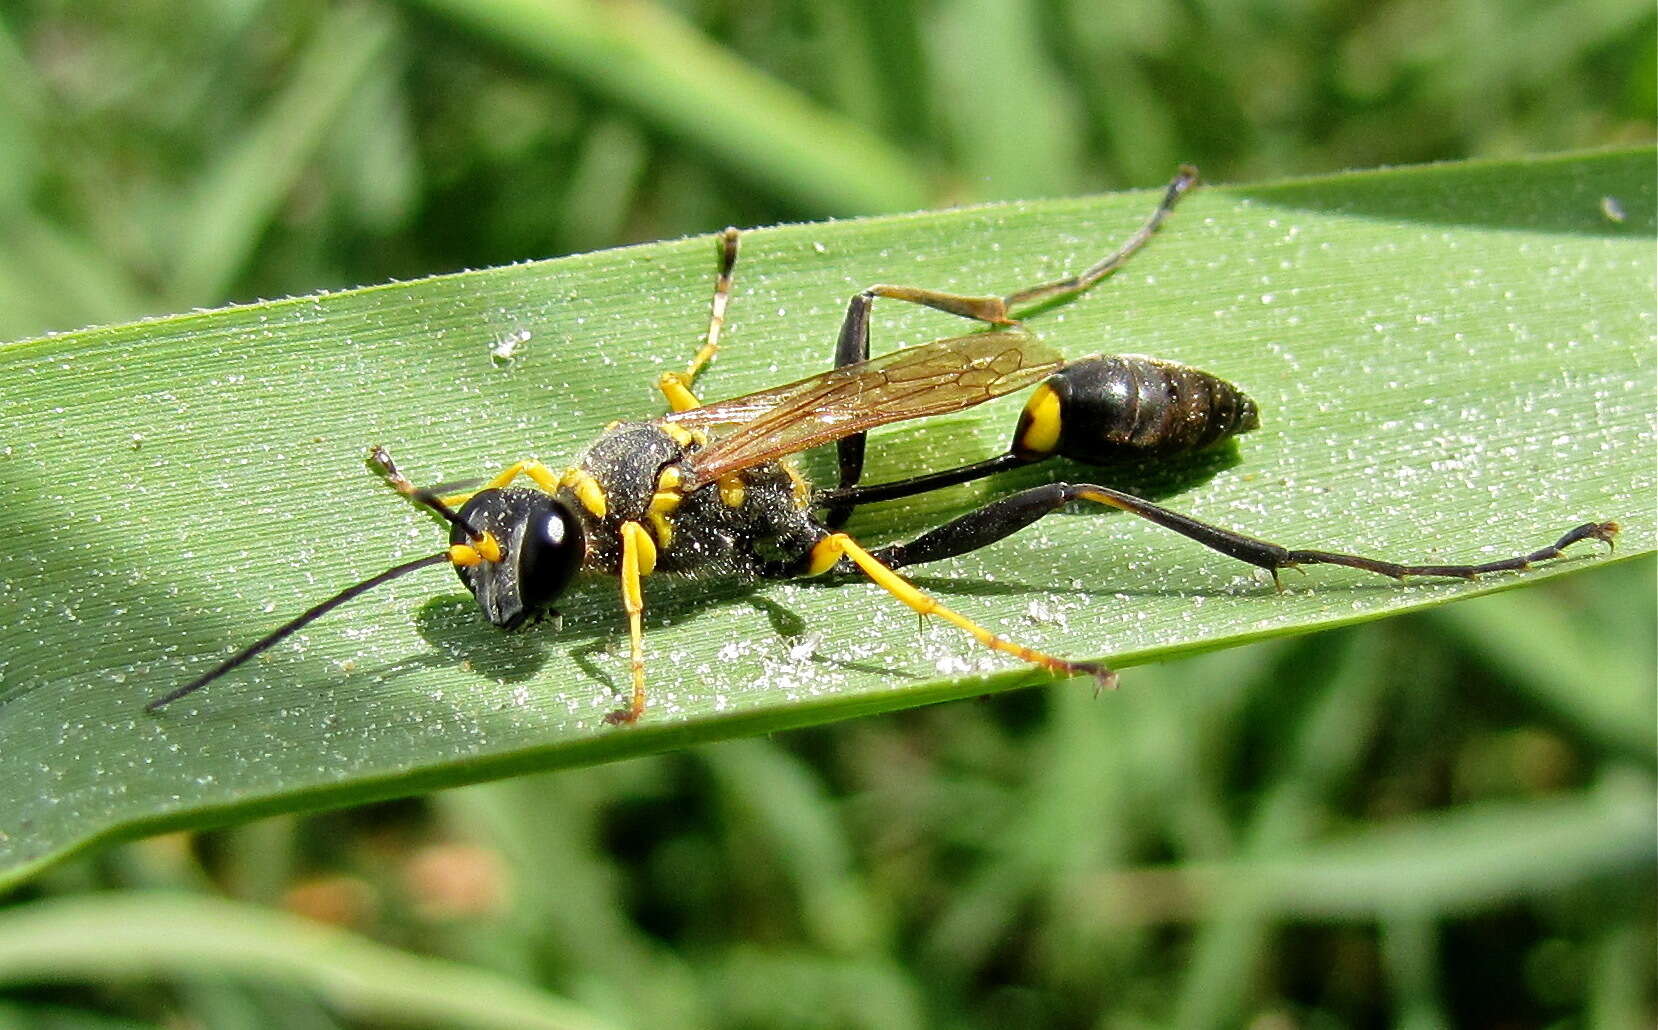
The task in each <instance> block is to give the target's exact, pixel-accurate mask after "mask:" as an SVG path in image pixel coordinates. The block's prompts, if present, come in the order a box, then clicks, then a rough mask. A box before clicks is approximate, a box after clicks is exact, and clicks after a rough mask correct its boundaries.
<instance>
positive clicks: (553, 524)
mask: <svg viewBox="0 0 1658 1030" xmlns="http://www.w3.org/2000/svg"><path fill="white" fill-rule="evenodd" d="M460 517H461V519H462V521H463V522H464V523H465V524H466V525H467V526H471V527H472V528H474V529H476V530H478V531H480V532H487V533H490V534H492V535H493V536H494V537H495V540H496V542H497V543H498V544H499V545H500V548H501V558H500V560H499V561H482V562H479V563H478V564H476V565H456V566H455V571H456V572H457V573H458V574H459V575H460V577H461V582H462V583H465V584H466V589H468V590H470V591H472V596H473V597H475V598H477V599H478V607H479V608H482V609H483V612H484V615H485V616H486V617H487V618H488V619H489V621H490V622H492V623H494V624H495V625H497V626H500V627H502V628H503V629H515V628H517V627H518V626H521V625H523V624H524V622H525V621H526V620H528V619H531V618H535V617H537V616H540V615H546V614H556V613H554V612H553V611H552V605H553V602H554V601H556V600H558V598H559V595H560V594H562V593H564V589H565V588H566V587H568V586H569V585H570V581H571V580H572V579H574V578H575V575H576V573H577V571H579V570H580V569H581V564H582V559H583V558H584V557H585V556H586V553H587V541H586V534H585V533H584V532H583V531H582V524H581V520H580V519H579V518H577V517H576V515H575V514H574V513H573V512H571V511H570V509H569V508H567V507H565V506H564V505H563V504H561V503H560V502H559V501H558V500H556V499H555V498H553V497H551V496H549V495H547V494H545V493H542V492H541V491H539V490H529V489H522V488H519V489H513V488H507V489H501V490H480V491H479V492H478V493H476V494H474V495H473V496H472V499H471V500H469V501H467V502H466V505H465V506H464V507H462V508H461V510H460ZM449 542H450V543H451V544H466V543H468V542H469V537H468V534H467V530H466V529H465V528H464V527H463V526H460V525H457V526H454V527H453V528H452V529H451V530H450V533H449Z"/></svg>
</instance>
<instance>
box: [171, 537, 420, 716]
mask: <svg viewBox="0 0 1658 1030" xmlns="http://www.w3.org/2000/svg"><path fill="white" fill-rule="evenodd" d="M448 561H449V552H448V551H443V552H441V553H439V554H434V555H429V556H428V557H425V558H416V559H415V560H414V561H411V562H404V563H403V564H402V565H394V566H392V567H391V568H389V569H387V570H386V571H384V572H382V573H380V574H379V575H378V576H371V577H369V578H368V579H365V580H363V581H362V582H361V583H358V584H356V585H354V586H349V587H346V588H345V589H344V590H341V591H340V592H339V593H337V594H335V595H334V596H333V597H330V598H329V599H328V600H326V601H324V602H322V603H321V604H319V605H317V606H316V607H315V608H312V609H310V610H309V611H307V612H306V613H305V614H303V615H300V616H299V617H297V618H295V619H293V620H291V621H289V622H287V623H285V624H283V626H282V627H281V628H280V629H277V630H276V631H274V632H272V633H271V634H269V635H268V636H265V637H261V638H260V639H259V640H257V641H255V642H254V643H252V644H249V645H248V646H247V647H244V648H243V649H242V650H240V651H238V652H236V653H235V654H234V655H232V656H230V657H229V658H227V659H225V660H224V661H223V662H221V663H219V665H218V667H217V668H215V669H214V670H213V671H212V672H209V673H208V674H207V675H205V676H201V677H198V678H196V679H193V680H191V681H190V682H189V683H186V684H185V685H184V686H182V687H179V688H178V689H177V690H175V691H173V692H172V693H170V694H163V695H162V696H161V697H158V698H156V699H155V700H154V701H151V702H150V703H149V704H147V705H145V706H144V711H146V712H154V711H156V710H157V709H159V708H161V706H163V705H169V704H172V703H173V702H174V701H177V700H178V699H179V698H181V697H184V696H185V695H186V694H194V693H195V692H196V691H198V690H200V689H201V688H203V687H205V686H207V685H208V684H209V683H212V682H213V681H214V680H216V679H218V678H219V677H220V676H223V675H224V674H225V673H227V672H229V671H230V670H232V669H234V668H236V667H237V666H238V665H241V664H242V663H243V662H245V661H247V660H248V659H249V658H252V657H253V656H254V655H256V654H258V653H259V652H261V651H263V650H265V649H266V648H268V647H270V646H271V645H273V644H276V643H278V642H280V641H281V640H282V639H284V638H285V637H287V636H289V635H291V634H293V633H294V632H296V631H297V630H299V629H300V628H302V627H303V626H304V625H305V624H306V623H308V622H310V621H312V620H313V619H317V618H320V617H322V616H324V615H327V614H328V613H329V612H331V611H333V610H334V609H335V608H338V607H339V606H340V605H342V604H344V603H346V602H347V601H349V600H351V599H352V598H353V597H356V596H357V595H358V594H362V593H366V592H367V591H370V590H373V589H374V588H375V587H377V586H379V585H380V584H382V583H389V582H391V581H392V580H394V579H396V578H397V577H399V576H402V575H406V574H407V573H410V572H414V571H416V570H418V569H424V568H426V567H427V566H428V565H443V564H446V563H448Z"/></svg>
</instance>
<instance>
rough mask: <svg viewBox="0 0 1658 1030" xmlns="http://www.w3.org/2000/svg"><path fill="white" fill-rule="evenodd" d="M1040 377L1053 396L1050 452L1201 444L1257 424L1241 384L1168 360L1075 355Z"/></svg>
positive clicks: (1128, 456) (1091, 455) (1119, 451)
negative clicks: (1056, 419)
mask: <svg viewBox="0 0 1658 1030" xmlns="http://www.w3.org/2000/svg"><path fill="white" fill-rule="evenodd" d="M1045 385H1046V386H1047V387H1048V388H1049V389H1052V390H1053V391H1054V393H1055V394H1056V395H1057V396H1058V397H1059V401H1060V412H1061V421H1060V433H1059V440H1058V443H1057V444H1056V446H1055V447H1054V450H1053V453H1057V454H1061V455H1064V456H1065V457H1067V458H1071V459H1073V460H1075V461H1082V462H1087V463H1089V464H1093V465H1107V464H1113V463H1116V462H1121V461H1131V460H1134V459H1138V458H1162V457H1168V456H1171V455H1175V454H1183V453H1186V452H1189V451H1196V450H1202V449H1203V448H1205V447H1210V446H1213V445H1215V444H1217V443H1220V442H1221V441H1223V440H1225V439H1227V438H1228V437H1231V436H1235V435H1236V434H1238V433H1247V432H1248V431H1250V430H1251V429H1254V428H1256V427H1257V426H1258V425H1259V424H1260V415H1259V413H1258V411H1257V410H1256V407H1255V402H1254V401H1252V400H1250V399H1249V398H1248V397H1247V396H1245V395H1244V393H1243V391H1242V390H1239V389H1238V388H1237V387H1236V386H1233V385H1232V384H1231V383H1229V382H1227V381H1226V380H1224V379H1221V378H1219V377H1217V376H1212V375H1210V374H1209V373H1207V372H1202V371H1199V370H1198V369H1195V368H1192V367H1191V366H1189V365H1182V364H1179V363H1177V362H1173V361H1160V360H1158V359H1156V358H1144V357H1138V356H1135V355H1126V354H1111V355H1106V356H1103V357H1091V358H1082V359H1079V360H1077V361H1074V362H1071V363H1070V364H1068V365H1066V366H1065V367H1064V368H1062V369H1060V370H1059V371H1058V372H1055V373H1054V374H1053V375H1052V376H1049V377H1048V379H1047V380H1046V383H1045Z"/></svg>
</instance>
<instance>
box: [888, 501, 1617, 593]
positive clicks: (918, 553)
mask: <svg viewBox="0 0 1658 1030" xmlns="http://www.w3.org/2000/svg"><path fill="white" fill-rule="evenodd" d="M1070 501H1091V502H1093V503H1095V504H1103V505H1106V506H1108V507H1112V508H1117V509H1120V510H1122V511H1126V512H1129V513H1131V514H1134V515H1138V516H1140V517H1141V518H1143V519H1149V520H1150V521H1152V522H1155V523H1157V524H1158V525H1159V526H1162V527H1164V528H1165V529H1172V530H1174V531H1175V532H1176V533H1179V534H1181V535H1182V536H1185V537H1189V538H1190V539H1192V540H1196V541H1197V542H1198V543H1200V544H1202V545H1203V546H1205V547H1208V548H1210V549H1211V550H1215V551H1219V552H1220V553H1222V554H1224V555H1227V556H1229V557H1232V558H1236V559H1238V560H1239V561H1244V562H1248V563H1249V564H1251V565H1254V566H1257V567H1259V568H1263V569H1266V570H1267V571H1268V572H1270V573H1272V577H1273V580H1274V582H1276V581H1277V579H1278V571H1279V570H1280V569H1288V568H1294V567H1296V566H1298V565H1345V566H1347V567H1349V568H1354V569H1363V570H1364V571H1366V572H1375V573H1378V574H1380V575H1383V576H1391V577H1393V578H1394V579H1403V578H1404V577H1406V576H1451V577H1456V578H1459V579H1472V578H1474V577H1475V576H1479V575H1483V574H1485V573H1488V572H1509V571H1514V570H1517V569H1524V568H1527V567H1528V566H1531V565H1534V564H1536V563H1538V562H1544V561H1549V560H1551V559H1554V558H1558V557H1560V556H1561V553H1562V552H1563V551H1564V549H1565V548H1566V547H1568V546H1570V545H1572V544H1575V543H1577V542H1578V541H1579V540H1589V539H1594V540H1601V541H1604V542H1605V543H1607V544H1611V543H1612V539H1613V537H1614V536H1616V535H1617V532H1618V524H1617V523H1616V522H1586V523H1584V524H1583V525H1581V526H1578V527H1577V528H1575V529H1573V530H1571V531H1569V532H1567V533H1566V534H1565V535H1563V536H1562V537H1561V538H1560V539H1559V540H1557V541H1555V542H1554V543H1553V544H1551V545H1550V546H1548V547H1544V548H1541V549H1539V550H1536V551H1533V552H1531V553H1530V554H1525V555H1519V556H1517V557H1513V558H1505V559H1502V560H1500V561H1491V562H1485V563H1483V564H1479V565H1403V564H1400V563H1398V562H1391V561H1384V560H1382V559H1380V558H1366V557H1364V556H1362V555H1355V554H1342V553H1339V552H1336V551H1310V550H1296V549H1292V548H1288V547H1282V546H1280V545H1278V544H1274V543H1268V542H1267V541H1265V540H1257V539H1256V538H1255V537H1252V536H1246V535H1244V534H1243V533H1238V532H1235V531H1233V530H1230V529H1222V528H1221V527H1219V526H1213V525H1210V524H1209V523H1206V522H1200V521H1198V520H1197V519H1194V518H1191V517H1190V516H1187V515H1182V514H1180V513H1179V512H1174V511H1170V510H1169V509H1167V508H1163V507H1159V506H1158V505H1155V504H1152V503H1150V502H1149V501H1143V500H1141V499H1140V498H1138V497H1135V496H1133V495H1132V494H1125V493H1123V492H1122V491H1120V490H1113V489H1111V488H1110V487H1104V486H1096V485H1094V484H1091V483H1074V484H1073V483H1050V484H1048V485H1047V486H1038V487H1033V488H1031V489H1029V490H1022V491H1020V492H1019V493H1016V494H1012V495H1011V496H1008V497H1004V498H1002V499H1001V500H999V501H994V502H992V503H990V504H987V505H985V506H984V507H982V508H980V509H978V510H977V511H971V512H968V513H967V514H966V515H963V516H961V517H960V518H957V519H954V520H953V521H950V522H947V523H945V524H944V525H942V526H940V527H938V528H937V529H934V530H930V531H929V532H926V533H923V534H922V535H921V536H919V537H917V538H916V539H914V540H912V541H910V542H908V543H904V544H892V545H890V546H888V547H883V548H880V549H878V550H876V551H875V557H876V559H877V560H879V561H882V562H885V563H886V564H888V565H890V566H892V567H893V568H903V567H904V566H906V565H920V564H922V563H924V562H932V561H938V560H940V559H942V558H952V557H954V556H956V555H958V554H966V553H967V552H968V551H976V550H978V549H979V548H981V547H984V546H986V545H987V544H991V543H995V542H996V541H997V540H1000V539H1002V538H1003V537H1006V536H1011V535H1012V534H1014V533H1016V532H1018V531H1019V530H1021V529H1024V528H1025V527H1026V526H1028V525H1030V524H1031V523H1033V522H1035V521H1036V520H1037V519H1040V518H1041V517H1042V516H1044V515H1048V514H1051V513H1052V512H1054V511H1055V510H1057V509H1058V508H1060V507H1061V506H1063V505H1064V504H1066V503H1068V502H1070Z"/></svg>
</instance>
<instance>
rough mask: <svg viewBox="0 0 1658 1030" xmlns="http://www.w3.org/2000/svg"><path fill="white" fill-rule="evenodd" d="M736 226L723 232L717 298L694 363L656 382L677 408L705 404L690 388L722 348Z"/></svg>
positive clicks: (729, 293)
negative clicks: (722, 332) (721, 339)
mask: <svg viewBox="0 0 1658 1030" xmlns="http://www.w3.org/2000/svg"><path fill="white" fill-rule="evenodd" d="M739 235H741V234H740V233H738V231H737V229H736V227H735V226H732V227H729V228H727V229H726V230H725V231H724V232H722V233H720V275H719V278H717V279H715V280H714V300H713V302H712V303H711V304H710V305H709V311H708V333H707V335H705V336H704V337H703V338H702V346H701V347H698V348H697V353H696V354H695V356H693V357H692V358H691V364H690V365H689V366H688V367H687V368H686V369H685V371H683V372H667V373H664V374H663V376H662V378H660V379H658V380H657V381H656V387H657V389H659V390H661V391H662V395H663V396H664V397H666V398H668V407H669V408H670V409H672V410H674V411H690V410H691V409H692V408H700V407H702V402H701V401H699V400H697V396H696V394H694V393H692V392H691V387H692V386H694V385H695V384H696V381H697V375H698V373H700V372H701V371H702V370H703V368H704V367H705V366H707V364H708V362H710V361H712V360H713V358H714V353H715V352H716V351H718V350H719V349H720V330H721V329H724V328H725V308H726V305H727V304H729V303H730V302H731V273H732V270H733V269H735V268H736V267H737V237H738V236H739Z"/></svg>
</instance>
